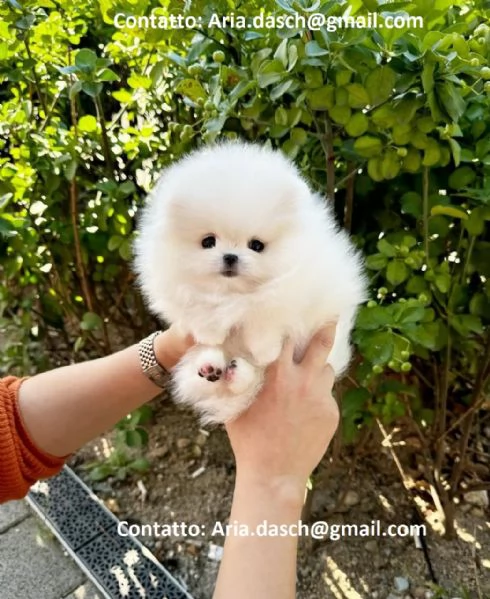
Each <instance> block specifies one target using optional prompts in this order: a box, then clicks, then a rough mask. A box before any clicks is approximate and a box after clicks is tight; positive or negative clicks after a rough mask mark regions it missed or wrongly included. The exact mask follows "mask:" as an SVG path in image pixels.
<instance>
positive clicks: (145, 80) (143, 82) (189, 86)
mask: <svg viewBox="0 0 490 599" xmlns="http://www.w3.org/2000/svg"><path fill="white" fill-rule="evenodd" d="M151 83H152V82H151V77H146V76H144V75H138V74H137V73H133V74H132V75H131V76H130V77H128V85H129V87H131V88H132V89H139V88H142V89H149V88H150V87H151ZM198 87H199V88H201V89H202V87H201V84H200V83H199V81H196V80H195V79H184V80H183V81H180V82H179V83H178V84H177V85H176V86H175V91H176V92H177V93H179V94H183V95H184V96H188V97H189V98H191V100H194V99H195V97H194V96H195V89H197V88H198ZM188 92H189V93H188ZM191 94H192V95H191ZM205 96H206V94H205V93H204V90H203V91H202V95H199V96H196V97H200V98H204V97H205Z"/></svg>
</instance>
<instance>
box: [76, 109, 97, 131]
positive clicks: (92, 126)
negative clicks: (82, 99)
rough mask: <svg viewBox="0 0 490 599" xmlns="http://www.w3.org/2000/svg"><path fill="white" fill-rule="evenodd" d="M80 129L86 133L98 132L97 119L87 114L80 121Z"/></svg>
mask: <svg viewBox="0 0 490 599" xmlns="http://www.w3.org/2000/svg"><path fill="white" fill-rule="evenodd" d="M78 129H79V130H80V131H82V132H85V133H92V132H93V131H96V130H97V119H96V118H95V117H94V116H92V115H91V114H86V115H84V116H82V117H81V118H80V120H79V121H78Z"/></svg>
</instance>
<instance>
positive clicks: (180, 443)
mask: <svg viewBox="0 0 490 599" xmlns="http://www.w3.org/2000/svg"><path fill="white" fill-rule="evenodd" d="M190 444H191V440H190V439H185V438H182V439H177V443H176V445H177V449H185V448H186V447H189V445H190Z"/></svg>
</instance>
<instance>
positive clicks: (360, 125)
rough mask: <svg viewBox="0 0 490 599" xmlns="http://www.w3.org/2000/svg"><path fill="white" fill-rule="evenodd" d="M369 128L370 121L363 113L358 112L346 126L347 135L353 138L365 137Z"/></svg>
mask: <svg viewBox="0 0 490 599" xmlns="http://www.w3.org/2000/svg"><path fill="white" fill-rule="evenodd" d="M368 127H369V120H368V118H367V116H366V115H365V114H363V113H362V112H356V113H355V114H353V115H352V116H351V118H350V119H349V121H348V123H347V124H346V126H345V130H346V132H347V135H350V136H351V137H359V136H360V135H364V133H366V131H367V130H368Z"/></svg>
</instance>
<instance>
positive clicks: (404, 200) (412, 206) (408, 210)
mask: <svg viewBox="0 0 490 599" xmlns="http://www.w3.org/2000/svg"><path fill="white" fill-rule="evenodd" d="M401 207H402V212H404V213H405V214H410V215H412V216H415V217H416V218H418V217H420V216H422V198H421V197H420V195H419V194H418V193H417V192H415V191H407V192H406V193H404V194H403V195H402V197H401Z"/></svg>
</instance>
